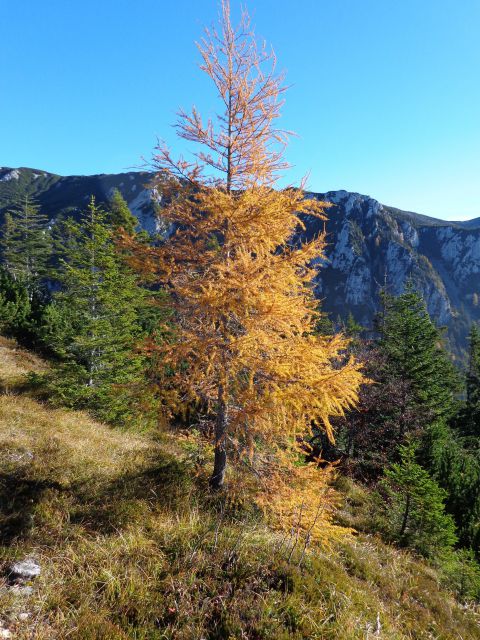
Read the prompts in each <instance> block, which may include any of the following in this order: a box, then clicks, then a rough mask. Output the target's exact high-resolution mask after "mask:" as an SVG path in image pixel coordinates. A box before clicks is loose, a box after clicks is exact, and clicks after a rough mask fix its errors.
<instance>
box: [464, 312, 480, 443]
mask: <svg viewBox="0 0 480 640" xmlns="http://www.w3.org/2000/svg"><path fill="white" fill-rule="evenodd" d="M469 342H470V356H469V363H468V371H467V377H466V392H467V394H466V402H465V409H464V411H463V414H462V419H461V423H460V429H461V432H462V434H463V435H464V436H466V437H469V438H473V439H475V440H476V441H477V442H478V440H479V439H480V329H479V327H478V325H476V324H474V325H472V328H471V331H470V337H469ZM479 444H480V443H479Z"/></svg>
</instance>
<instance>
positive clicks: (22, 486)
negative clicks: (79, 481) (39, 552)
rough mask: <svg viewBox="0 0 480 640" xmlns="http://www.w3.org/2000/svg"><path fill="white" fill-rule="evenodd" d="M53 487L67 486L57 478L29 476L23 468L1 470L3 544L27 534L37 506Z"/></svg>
mask: <svg viewBox="0 0 480 640" xmlns="http://www.w3.org/2000/svg"><path fill="white" fill-rule="evenodd" d="M52 490H53V491H64V490H65V489H64V488H63V487H62V485H61V484H59V483H58V482H55V481H50V480H36V479H32V478H29V477H28V475H27V473H26V471H25V470H24V469H21V470H15V471H13V472H11V473H0V544H2V545H5V546H8V545H10V544H12V542H13V541H14V540H18V539H19V538H26V537H28V534H29V533H30V531H31V530H32V527H33V522H34V512H35V508H36V506H37V505H38V504H39V503H40V502H41V501H42V498H43V496H44V494H45V493H46V492H49V491H52Z"/></svg>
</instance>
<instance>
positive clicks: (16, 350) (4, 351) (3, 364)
mask: <svg viewBox="0 0 480 640" xmlns="http://www.w3.org/2000/svg"><path fill="white" fill-rule="evenodd" d="M47 367H48V365H47V364H46V363H45V361H44V360H42V359H41V358H39V357H38V356H36V355H35V354H33V353H30V352H29V351H26V350H25V349H22V348H21V347H19V346H18V344H17V343H16V342H15V340H12V339H10V338H5V337H3V336H0V380H1V379H3V380H5V381H10V382H11V381H12V379H13V380H15V379H17V378H18V377H19V376H21V375H24V374H25V373H30V372H31V371H36V372H40V371H45V369H47Z"/></svg>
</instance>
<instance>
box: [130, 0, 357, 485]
mask: <svg viewBox="0 0 480 640" xmlns="http://www.w3.org/2000/svg"><path fill="white" fill-rule="evenodd" d="M199 50H200V53H201V56H202V59H203V62H202V64H201V69H202V70H203V71H204V72H205V73H206V74H207V76H208V77H209V78H210V79H211V81H212V82H213V83H214V85H215V87H216V91H217V93H218V98H219V101H220V105H221V110H220V113H219V115H218V116H217V117H216V119H214V120H208V121H206V122H205V121H204V120H203V119H202V117H201V116H200V114H199V113H198V111H197V109H196V108H193V109H192V111H191V112H185V111H180V112H179V114H178V116H179V117H178V122H177V125H176V129H177V132H178V135H179V136H180V137H181V138H183V139H185V140H188V141H190V142H193V143H197V144H198V147H197V150H196V152H195V153H194V156H195V157H194V159H193V160H192V161H187V160H185V159H183V158H180V159H179V160H174V159H173V157H172V155H171V153H170V152H169V150H168V149H167V148H166V147H165V146H163V145H159V146H158V147H157V149H156V155H155V156H154V166H155V169H156V174H155V175H156V179H155V181H156V186H157V188H158V189H159V191H160V193H162V196H163V200H164V207H163V209H162V211H161V215H162V218H163V219H164V220H166V221H167V222H169V223H170V224H171V225H172V229H174V232H173V234H172V235H171V236H170V237H169V238H168V239H167V240H165V241H164V242H162V244H161V245H160V246H158V247H153V248H152V247H150V248H147V247H145V246H143V247H141V246H138V247H136V249H135V252H134V253H135V255H134V258H133V260H132V262H133V263H134V264H135V265H136V266H137V268H138V269H139V270H140V271H143V272H148V273H150V274H151V275H152V276H153V278H154V279H155V280H156V281H157V282H159V283H161V284H162V285H163V286H165V287H166V288H167V289H168V290H169V291H170V292H171V299H172V300H173V304H174V307H175V314H176V321H177V326H176V330H175V336H174V339H172V340H171V341H169V342H168V343H166V344H165V343H164V344H162V345H160V346H159V345H152V348H155V349H158V350H161V352H162V354H161V355H162V361H163V363H165V364H166V365H169V368H170V370H171V371H173V372H174V373H173V382H174V384H175V387H176V389H177V391H178V394H179V398H180V399H181V401H182V402H185V403H186V402H190V401H192V399H194V400H200V401H202V403H204V404H206V405H207V406H208V407H209V408H210V410H212V411H214V413H215V415H216V422H215V434H214V445H215V458H214V468H213V473H212V477H211V485H212V486H213V487H215V488H219V487H221V486H222V485H223V483H224V479H225V469H226V462H227V451H228V449H229V446H230V444H232V443H234V444H235V446H237V447H238V446H240V447H241V448H243V450H245V451H252V450H253V447H254V444H255V443H256V442H257V441H258V440H259V439H262V438H263V439H265V438H273V439H275V438H277V440H278V438H280V439H283V440H285V439H286V438H285V436H287V439H288V438H289V439H290V442H294V441H295V437H294V436H295V435H296V434H299V433H300V432H304V431H305V430H308V429H310V426H311V425H312V424H322V425H323V426H324V428H325V429H326V430H327V433H328V434H329V436H330V437H332V431H331V427H330V422H329V418H330V417H331V416H335V415H339V414H342V412H343V411H344V410H345V409H346V408H347V407H349V406H350V405H351V404H352V403H354V402H355V400H356V398H357V390H358V388H359V385H360V383H361V381H362V375H361V373H360V370H359V365H358V363H356V362H355V361H354V360H353V359H352V358H350V359H346V358H345V348H346V344H347V343H346V340H345V339H344V338H343V337H342V336H340V335H336V336H333V337H332V336H329V337H324V336H319V335H315V333H314V327H315V323H316V321H317V318H318V314H317V311H316V309H317V306H318V303H317V301H316V300H315V297H314V293H313V289H312V286H311V280H312V277H313V276H314V270H313V269H312V267H311V264H312V261H313V260H314V259H318V257H319V256H321V255H322V251H323V248H324V246H325V236H324V234H320V235H319V236H318V237H316V238H314V239H313V240H312V241H310V242H304V243H303V244H300V243H298V242H294V241H293V238H294V235H295V233H296V232H298V230H299V229H301V228H302V227H303V223H302V219H301V217H302V216H304V215H309V216H315V217H316V218H320V219H324V209H325V207H326V205H325V203H322V202H319V201H317V200H316V199H306V198H305V197H304V192H303V191H302V190H301V189H294V188H287V189H283V190H278V189H275V188H274V187H275V183H276V181H277V179H278V177H279V172H281V171H282V170H283V169H285V168H286V167H287V164H286V163H285V161H284V158H283V152H284V147H285V144H286V141H287V137H288V134H287V132H284V131H282V130H281V129H279V128H278V127H277V118H278V116H279V114H280V108H281V105H282V96H283V93H284V87H283V77H282V76H281V75H278V74H276V72H275V57H274V54H273V52H270V51H268V50H267V49H266V48H265V46H259V45H258V44H257V41H256V38H255V36H254V34H253V32H252V31H251V28H250V24H249V18H248V16H247V14H246V13H245V12H244V13H243V15H242V18H241V21H240V24H239V26H238V27H237V28H234V27H232V23H231V19H230V7H229V2H228V0H223V2H222V5H221V18H220V29H219V30H218V31H217V30H216V29H212V30H208V29H207V30H206V32H205V37H204V39H203V40H202V41H201V43H200V44H199Z"/></svg>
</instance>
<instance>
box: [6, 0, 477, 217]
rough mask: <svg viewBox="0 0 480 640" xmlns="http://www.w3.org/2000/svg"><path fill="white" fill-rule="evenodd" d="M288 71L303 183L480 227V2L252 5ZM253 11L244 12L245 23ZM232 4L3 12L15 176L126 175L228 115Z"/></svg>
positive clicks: (295, 175) (82, 5) (115, 4)
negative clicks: (186, 121) (201, 123)
mask: <svg viewBox="0 0 480 640" xmlns="http://www.w3.org/2000/svg"><path fill="white" fill-rule="evenodd" d="M244 4H246V6H247V8H248V10H249V12H250V14H251V16H252V21H253V23H254V25H255V28H256V32H257V34H258V35H259V36H261V37H262V38H265V39H266V40H267V42H268V43H270V44H272V46H273V47H274V49H275V51H276V54H277V58H278V64H279V68H281V69H284V70H285V71H286V73H287V83H288V84H289V85H290V89H289V91H288V93H287V95H286V104H285V107H284V110H283V118H282V125H283V126H284V127H285V128H287V129H290V130H294V131H296V132H297V134H298V137H296V138H294V139H293V140H292V141H291V144H290V145H289V148H288V151H287V159H288V160H289V161H290V162H291V163H292V165H294V166H293V167H292V169H291V170H290V171H289V173H288V176H287V178H288V180H287V181H288V182H289V183H294V182H298V181H299V179H300V178H301V177H302V176H303V175H305V174H307V173H309V180H308V186H309V188H310V189H311V190H313V191H319V192H323V191H328V190H334V189H346V190H349V191H358V192H360V193H365V194H368V195H371V196H372V197H374V198H376V199H378V200H380V201H381V202H383V203H385V204H390V205H393V206H396V207H399V208H402V209H406V210H410V211H417V212H419V213H424V214H427V215H432V216H436V217H441V218H446V219H457V220H462V219H468V218H475V217H479V216H480V77H479V75H480V0H402V1H400V0H245V3H244ZM239 6H240V2H239V1H238V0H232V8H233V10H234V15H236V14H238V7H239ZM217 15H218V2H217V0H176V1H171V0H135V1H134V0H45V1H44V2H38V0H0V60H1V72H0V166H10V167H16V166H26V167H34V168H39V169H44V170H47V171H51V172H54V173H59V174H64V175H68V174H91V173H111V172H120V171H122V170H126V169H129V168H131V167H135V166H139V165H141V163H142V157H145V158H149V157H150V156H151V153H152V149H153V147H154V145H155V141H156V138H157V137H159V138H162V139H164V140H166V141H167V143H169V144H170V145H171V146H172V148H173V150H174V151H175V152H177V153H179V152H182V151H185V150H186V149H188V144H187V143H185V142H183V141H178V140H176V138H175V134H174V130H173V129H172V127H171V125H172V124H173V122H174V121H175V112H176V110H177V108H178V107H180V106H181V107H185V108H188V107H189V106H191V105H192V104H195V105H197V107H198V108H199V109H200V111H201V112H203V113H205V114H206V115H209V114H211V113H213V112H214V111H215V107H216V105H217V104H218V103H217V102H216V99H215V93H214V91H213V90H212V87H211V85H210V83H209V80H208V79H207V77H206V76H205V75H204V74H203V73H202V72H201V71H200V70H199V69H198V62H199V55H198V52H197V50H196V47H195V40H198V39H199V38H200V37H201V35H202V29H203V26H204V25H209V24H211V23H212V21H214V20H215V19H216V17H217Z"/></svg>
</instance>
